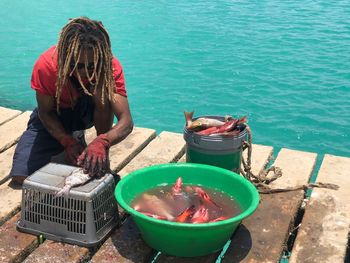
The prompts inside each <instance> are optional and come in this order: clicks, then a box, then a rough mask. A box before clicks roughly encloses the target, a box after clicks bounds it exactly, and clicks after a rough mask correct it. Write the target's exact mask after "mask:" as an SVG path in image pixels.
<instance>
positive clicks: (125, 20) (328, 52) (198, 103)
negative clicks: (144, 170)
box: [0, 0, 350, 157]
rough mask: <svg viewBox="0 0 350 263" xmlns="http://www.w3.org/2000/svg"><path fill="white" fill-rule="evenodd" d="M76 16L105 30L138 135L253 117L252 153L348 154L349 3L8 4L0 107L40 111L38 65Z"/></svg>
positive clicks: (6, 0)
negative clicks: (204, 120)
mask: <svg viewBox="0 0 350 263" xmlns="http://www.w3.org/2000/svg"><path fill="white" fill-rule="evenodd" d="M71 2H72V3H71ZM81 15H86V16H89V17H91V18H93V19H99V20H101V21H103V23H104V25H105V27H106V28H107V30H108V31H109V33H110V36H111V39H112V45H113V51H114V53H115V55H116V56H117V57H118V58H119V60H120V61H121V63H122V65H123V67H124V71H125V76H126V81H127V90H128V96H129V100H130V105H131V110H132V113H133V116H134V120H135V124H136V125H137V126H141V127H148V128H154V129H156V130H157V131H158V132H161V131H163V130H167V131H173V132H180V133H181V132H182V129H183V125H184V117H183V111H184V110H188V111H191V110H194V111H195V115H196V116H199V115H228V114H229V115H233V116H236V117H238V116H242V115H248V118H249V124H250V126H251V128H252V130H253V135H254V140H253V142H254V143H259V144H265V145H271V146H274V147H275V148H277V149H278V148H281V147H286V148H290V149H297V150H304V151H311V152H316V153H319V154H320V155H322V154H325V153H330V154H335V155H342V156H348V157H349V156H350V106H349V102H350V53H349V52H350V20H349V17H350V5H349V1H348V0H343V1H341V0H340V1H325V0H324V1H321V0H315V1H282V0H280V1H273V0H270V1H268V0H266V1H264V0H259V1H257V0H256V1H228V0H227V1H192V0H186V1H185V0H178V1H111V0H106V1H91V0H90V1H87V0H85V1H52V0H47V1H35V2H34V1H19V0H11V1H10V0H2V1H1V3H0V17H1V19H0V23H1V24H0V25H1V26H0V31H1V32H0V34H1V42H0V106H3V107H9V108H15V109H20V110H32V109H33V108H34V107H35V104H36V103H35V96H34V92H33V91H32V90H31V89H30V87H29V81H30V76H31V70H32V66H33V64H34V62H35V60H36V59H37V57H38V56H39V55H40V53H41V52H42V51H43V50H45V49H47V48H48V47H49V46H51V45H53V44H55V43H56V41H57V39H58V34H59V31H60V29H61V28H62V27H63V26H64V24H65V23H66V22H67V19H68V18H70V17H77V16H81Z"/></svg>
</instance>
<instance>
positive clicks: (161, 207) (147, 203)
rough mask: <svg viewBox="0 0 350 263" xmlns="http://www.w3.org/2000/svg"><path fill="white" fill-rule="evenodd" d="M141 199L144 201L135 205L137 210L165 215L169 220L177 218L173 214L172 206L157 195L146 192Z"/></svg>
mask: <svg viewBox="0 0 350 263" xmlns="http://www.w3.org/2000/svg"><path fill="white" fill-rule="evenodd" d="M141 200H142V203H137V204H135V205H134V207H133V208H134V209H135V210H136V211H147V212H148V213H150V214H154V215H157V216H160V217H165V218H166V219H167V220H169V221H173V220H174V219H175V216H174V215H172V212H173V209H172V207H171V206H170V205H169V204H168V203H167V202H165V201H164V200H162V199H160V198H158V197H157V196H155V195H151V194H148V193H144V194H143V196H142V199H141Z"/></svg>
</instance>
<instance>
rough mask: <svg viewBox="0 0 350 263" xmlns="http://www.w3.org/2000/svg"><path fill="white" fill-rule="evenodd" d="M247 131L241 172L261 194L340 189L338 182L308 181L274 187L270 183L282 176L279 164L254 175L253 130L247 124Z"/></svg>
mask: <svg viewBox="0 0 350 263" xmlns="http://www.w3.org/2000/svg"><path fill="white" fill-rule="evenodd" d="M246 131H247V135H248V136H247V140H246V141H244V142H243V146H242V165H243V170H242V169H241V170H240V172H241V174H242V175H243V176H244V178H246V179H247V180H249V181H250V182H251V183H252V184H254V185H255V187H256V188H257V189H258V191H259V193H261V194H272V193H282V192H289V191H298V190H304V191H307V190H308V189H310V188H314V187H319V188H327V189H332V190H338V189H339V186H338V185H336V184H331V183H321V182H318V183H308V184H304V185H297V186H294V187H286V188H272V187H271V186H270V185H269V184H270V183H271V182H273V181H275V180H276V179H278V178H280V177H281V176H282V169H281V168H279V167H277V166H271V167H270V168H265V169H263V170H262V171H260V172H259V174H258V175H254V174H253V172H252V170H251V161H252V131H251V129H250V127H249V126H248V125H247V124H246ZM245 150H247V151H248V152H247V160H244V156H243V152H244V151H245ZM270 172H272V175H271V176H269V174H270Z"/></svg>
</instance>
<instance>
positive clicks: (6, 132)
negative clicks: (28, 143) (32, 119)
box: [0, 111, 31, 152]
mask: <svg viewBox="0 0 350 263" xmlns="http://www.w3.org/2000/svg"><path fill="white" fill-rule="evenodd" d="M30 114H31V112H29V111H26V112H24V113H22V114H20V115H18V116H17V117H15V118H14V119H12V120H10V121H8V122H6V123H4V124H3V125H1V126H0V152H3V151H5V150H6V149H8V148H10V147H11V146H12V145H14V144H15V143H16V142H17V141H18V139H19V137H20V136H21V135H22V133H23V131H24V130H25V129H26V128H27V122H28V120H29V116H30Z"/></svg>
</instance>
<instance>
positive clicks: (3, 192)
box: [0, 184, 22, 225]
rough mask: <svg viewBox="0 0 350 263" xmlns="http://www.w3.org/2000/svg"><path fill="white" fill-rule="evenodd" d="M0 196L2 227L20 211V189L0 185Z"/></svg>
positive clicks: (0, 220) (0, 221)
mask: <svg viewBox="0 0 350 263" xmlns="http://www.w3.org/2000/svg"><path fill="white" fill-rule="evenodd" d="M0 196H1V198H0V225H2V224H3V223H5V221H6V220H8V219H9V218H11V217H12V216H13V215H14V214H16V213H17V212H18V211H19V210H20V207H21V200H22V188H21V187H16V188H12V187H10V186H8V185H7V184H4V185H1V186H0Z"/></svg>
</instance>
